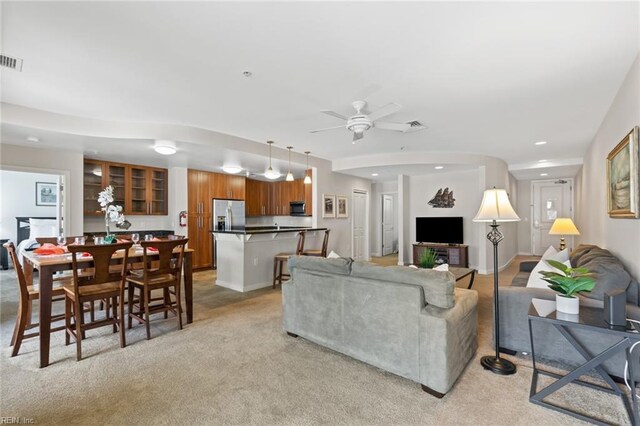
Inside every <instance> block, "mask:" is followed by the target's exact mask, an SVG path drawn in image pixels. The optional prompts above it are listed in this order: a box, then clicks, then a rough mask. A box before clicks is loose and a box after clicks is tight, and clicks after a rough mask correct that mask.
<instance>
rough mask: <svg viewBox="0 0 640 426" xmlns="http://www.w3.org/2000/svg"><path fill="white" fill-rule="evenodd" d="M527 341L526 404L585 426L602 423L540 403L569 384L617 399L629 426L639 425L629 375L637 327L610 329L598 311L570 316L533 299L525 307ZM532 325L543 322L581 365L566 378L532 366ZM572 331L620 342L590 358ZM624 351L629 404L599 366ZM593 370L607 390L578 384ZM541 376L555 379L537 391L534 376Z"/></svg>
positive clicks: (637, 338)
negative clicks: (615, 338) (530, 368)
mask: <svg viewBox="0 0 640 426" xmlns="http://www.w3.org/2000/svg"><path fill="white" fill-rule="evenodd" d="M528 316H529V337H530V339H531V360H532V362H533V377H532V378H531V390H530V392H529V402H531V403H533V404H537V405H541V406H543V407H546V408H550V409H552V410H555V411H559V412H561V413H564V414H568V415H570V416H572V417H575V418H577V419H580V420H584V421H586V422H590V423H595V424H602V425H604V424H605V423H604V422H603V421H602V420H598V419H596V418H593V417H590V416H588V415H586V414H582V413H578V412H576V411H572V410H570V409H568V408H564V407H560V406H558V405H554V404H552V403H550V402H546V401H543V399H545V398H547V397H548V396H550V395H551V394H552V393H554V392H556V391H557V390H559V389H560V388H562V387H563V386H566V385H568V384H570V383H573V384H576V385H581V386H586V387H588V388H591V389H595V390H599V391H601V392H606V393H610V394H614V395H618V396H620V398H622V401H623V402H624V406H625V408H626V410H627V414H628V415H629V419H630V420H631V423H632V424H633V425H640V415H639V414H638V398H637V396H636V392H635V390H636V382H635V379H634V377H635V375H634V372H633V363H632V362H631V359H630V358H631V346H632V345H633V344H634V343H636V342H638V341H640V333H639V332H640V327H638V325H637V324H636V323H631V324H632V327H633V329H631V330H629V329H627V328H625V327H610V326H609V325H608V324H607V323H606V322H605V321H604V312H603V309H601V308H587V307H584V306H581V307H580V314H578V315H571V314H564V313H561V312H557V311H556V310H555V302H553V301H549V300H540V299H533V300H532V302H531V306H530V307H529V315H528ZM536 322H538V323H539V322H546V323H550V324H552V325H553V326H554V327H555V329H556V330H558V332H560V334H561V335H562V336H563V337H564V338H565V339H566V340H567V341H568V342H569V343H570V344H571V346H573V347H574V348H575V349H576V350H577V351H578V353H580V355H582V357H583V358H584V359H585V363H584V364H582V365H581V366H579V367H578V368H576V369H574V370H573V371H571V372H569V373H567V374H566V375H561V374H556V373H553V372H550V371H544V370H541V369H539V368H538V366H537V365H536V356H535V347H534V343H535V342H534V340H535V339H534V338H533V324H534V323H536ZM572 329H587V330H590V331H592V332H594V333H604V334H609V335H615V336H618V337H619V338H620V341H619V342H618V343H616V344H614V345H613V346H610V347H609V348H607V349H605V350H604V351H602V352H601V353H599V354H597V355H595V356H593V355H591V354H590V353H589V352H588V351H587V350H586V349H585V348H584V346H582V345H581V344H580V342H578V341H577V340H576V338H575V337H574V336H573V334H572V333H571V330H572ZM622 351H625V354H626V358H627V362H628V365H629V386H631V389H632V392H631V401H629V398H628V397H627V396H626V394H625V393H624V392H623V391H621V390H620V387H619V386H618V385H617V384H616V383H615V382H614V381H613V379H612V378H611V376H610V375H609V374H608V373H607V372H606V371H605V369H604V368H603V367H602V363H603V362H605V361H606V360H608V359H609V358H611V357H612V356H614V355H616V354H617V353H619V352H622ZM591 370H594V371H595V372H597V373H598V374H599V375H600V376H601V377H602V379H603V380H604V381H605V382H606V384H607V385H608V387H607V386H600V385H597V384H594V383H589V382H585V381H582V380H580V376H582V375H584V374H586V373H588V372H589V371H591ZM539 374H543V375H546V376H549V377H553V378H555V379H557V380H556V381H555V382H553V383H552V384H550V385H549V386H547V387H545V388H544V389H542V390H540V391H538V390H537V388H538V375H539Z"/></svg>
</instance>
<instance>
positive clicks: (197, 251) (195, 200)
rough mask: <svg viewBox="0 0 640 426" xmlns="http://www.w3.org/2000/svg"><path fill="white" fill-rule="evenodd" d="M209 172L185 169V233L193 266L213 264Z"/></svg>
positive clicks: (203, 266) (200, 266)
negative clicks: (192, 251)
mask: <svg viewBox="0 0 640 426" xmlns="http://www.w3.org/2000/svg"><path fill="white" fill-rule="evenodd" d="M210 175H211V173H207V172H203V171H200V170H191V169H189V170H188V171H187V193H188V195H187V206H188V210H187V226H188V228H187V235H188V237H189V248H192V249H193V250H194V253H193V255H192V263H193V267H194V268H208V267H211V266H212V264H213V258H212V255H211V254H212V253H211V252H212V249H213V247H212V239H211V232H210V231H211V199H212V198H213V197H212V196H211V195H212V194H211V192H212V184H213V183H214V182H213V180H212V179H211V177H210Z"/></svg>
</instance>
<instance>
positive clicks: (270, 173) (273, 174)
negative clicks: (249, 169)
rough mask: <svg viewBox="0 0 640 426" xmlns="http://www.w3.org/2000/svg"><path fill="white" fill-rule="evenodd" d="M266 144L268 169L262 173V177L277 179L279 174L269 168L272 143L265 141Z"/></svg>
mask: <svg viewBox="0 0 640 426" xmlns="http://www.w3.org/2000/svg"><path fill="white" fill-rule="evenodd" d="M267 144H269V168H268V169H267V170H266V171H265V172H264V177H266V178H267V179H271V180H273V179H278V178H279V177H280V172H277V171H275V170H273V167H271V145H273V141H267Z"/></svg>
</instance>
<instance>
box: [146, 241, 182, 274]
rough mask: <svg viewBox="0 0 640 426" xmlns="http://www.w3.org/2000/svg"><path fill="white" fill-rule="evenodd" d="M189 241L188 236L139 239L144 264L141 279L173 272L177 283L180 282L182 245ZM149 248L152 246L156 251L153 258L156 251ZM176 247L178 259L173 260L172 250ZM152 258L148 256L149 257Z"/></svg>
mask: <svg viewBox="0 0 640 426" xmlns="http://www.w3.org/2000/svg"><path fill="white" fill-rule="evenodd" d="M188 241H189V239H188V238H182V239H178V240H170V239H167V240H156V241H140V246H142V249H143V250H144V252H143V255H142V262H143V264H144V275H143V279H144V280H145V281H147V280H148V279H149V278H151V277H153V276H154V275H162V274H175V276H176V279H177V280H178V283H180V276H181V275H182V274H181V273H180V272H181V271H182V263H183V260H184V246H185V245H186V244H187V242H188ZM150 248H154V249H156V250H158V251H157V256H158V258H157V259H155V255H156V253H155V252H154V251H150V250H149V249H150ZM175 249H178V250H179V252H178V260H177V261H173V258H174V253H173V251H174V250H175ZM152 256H153V257H154V258H150V257H152Z"/></svg>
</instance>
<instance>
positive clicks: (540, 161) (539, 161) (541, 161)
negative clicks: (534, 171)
mask: <svg viewBox="0 0 640 426" xmlns="http://www.w3.org/2000/svg"><path fill="white" fill-rule="evenodd" d="M546 161H547V160H538V163H545V162H546Z"/></svg>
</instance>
